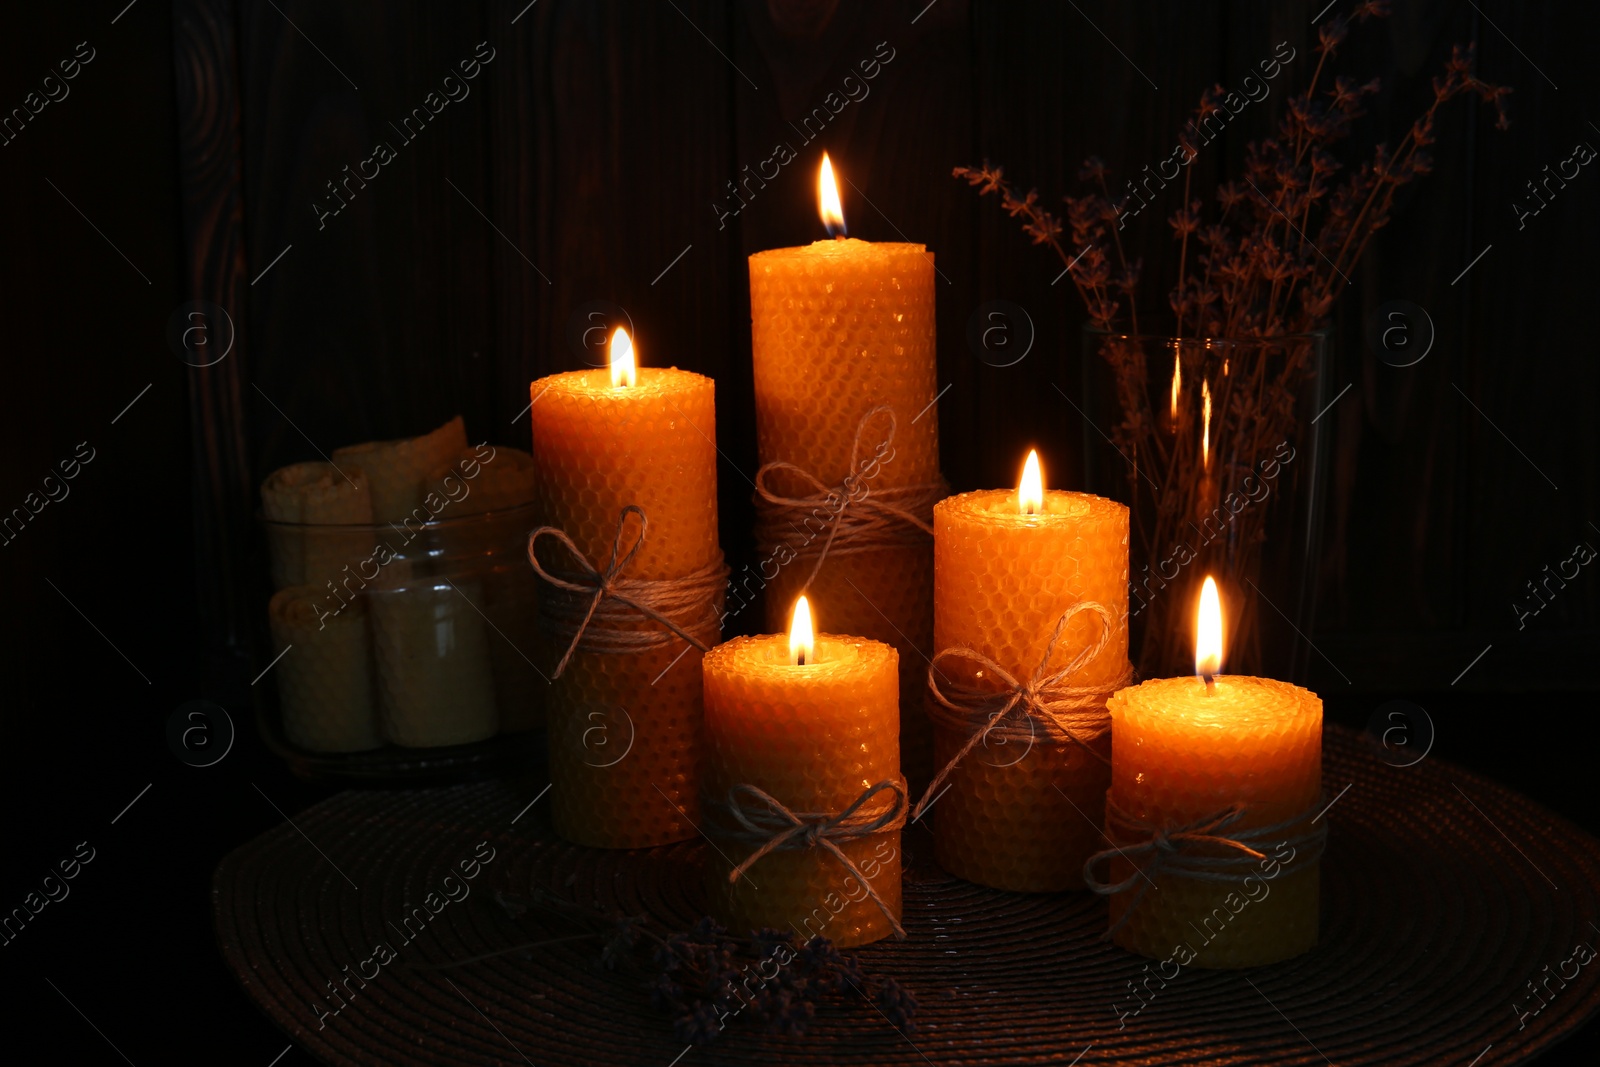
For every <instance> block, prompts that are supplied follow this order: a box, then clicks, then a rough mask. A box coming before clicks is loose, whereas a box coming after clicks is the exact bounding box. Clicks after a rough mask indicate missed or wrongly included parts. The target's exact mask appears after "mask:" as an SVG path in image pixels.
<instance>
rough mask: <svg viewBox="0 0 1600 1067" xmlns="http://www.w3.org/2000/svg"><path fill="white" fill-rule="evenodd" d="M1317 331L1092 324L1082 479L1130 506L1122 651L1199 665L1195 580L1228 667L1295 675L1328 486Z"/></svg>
mask: <svg viewBox="0 0 1600 1067" xmlns="http://www.w3.org/2000/svg"><path fill="white" fill-rule="evenodd" d="M1327 342H1328V338H1327V335H1326V333H1323V332H1318V333H1309V334H1296V335H1287V336H1282V337H1269V338H1261V339H1256V338H1228V339H1222V338H1187V337H1185V338H1179V337H1172V336H1165V335H1152V334H1126V333H1114V332H1107V331H1103V330H1096V329H1092V328H1088V329H1085V331H1084V335H1083V345H1082V357H1083V359H1082V363H1083V368H1082V369H1083V397H1084V401H1085V404H1084V409H1083V411H1084V415H1085V425H1084V430H1083V433H1084V442H1083V444H1084V448H1083V454H1084V457H1085V472H1084V474H1085V480H1086V483H1087V487H1088V489H1089V491H1090V492H1093V493H1098V494H1100V495H1102V496H1109V497H1111V498H1113V499H1115V500H1119V501H1121V502H1122V503H1125V504H1127V505H1128V506H1129V508H1130V510H1131V512H1132V514H1131V526H1130V529H1131V535H1130V544H1129V596H1128V612H1129V616H1130V620H1129V621H1130V630H1131V632H1130V644H1129V649H1130V654H1131V658H1132V659H1133V662H1134V666H1135V668H1136V669H1137V670H1138V672H1139V676H1140V677H1142V678H1163V677H1176V676H1178V675H1184V674H1193V673H1194V628H1195V613H1196V608H1197V605H1198V602H1199V591H1200V585H1201V583H1202V582H1203V581H1204V579H1205V576H1206V575H1207V574H1210V575H1211V576H1213V577H1214V578H1215V579H1216V581H1217V585H1218V588H1219V591H1220V592H1221V596H1222V603H1223V612H1224V640H1225V647H1226V652H1225V658H1224V662H1223V668H1224V670H1225V671H1226V672H1227V673H1229V674H1253V675H1260V676H1263V677H1270V678H1278V679H1281V680H1284V681H1292V682H1303V681H1304V680H1305V674H1306V668H1307V666H1308V663H1309V656H1310V655H1312V654H1313V652H1312V649H1311V646H1310V639H1309V637H1308V636H1307V635H1308V634H1309V633H1310V632H1311V620H1312V616H1313V613H1314V611H1315V606H1316V580H1315V579H1316V560H1317V559H1318V549H1319V544H1318V532H1319V527H1320V524H1321V520H1322V514H1321V513H1322V503H1323V497H1324V495H1325V486H1324V481H1325V470H1324V468H1325V466H1326V453H1327V447H1326V430H1327V427H1328V423H1329V420H1327V419H1324V418H1322V415H1323V413H1324V408H1325V406H1326V405H1327V404H1328V402H1329V400H1330V399H1333V398H1331V397H1329V396H1327V395H1326V394H1327V393H1328V389H1327Z"/></svg>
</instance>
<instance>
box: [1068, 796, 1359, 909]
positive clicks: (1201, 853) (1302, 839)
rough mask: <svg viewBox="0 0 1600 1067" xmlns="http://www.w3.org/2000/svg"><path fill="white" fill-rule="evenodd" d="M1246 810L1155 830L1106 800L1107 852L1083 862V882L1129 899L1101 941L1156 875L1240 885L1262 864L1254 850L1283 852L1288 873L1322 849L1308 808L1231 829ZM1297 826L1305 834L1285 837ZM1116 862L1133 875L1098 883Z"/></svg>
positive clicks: (1320, 832)
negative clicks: (1288, 853)
mask: <svg viewBox="0 0 1600 1067" xmlns="http://www.w3.org/2000/svg"><path fill="white" fill-rule="evenodd" d="M1319 804H1320V801H1319ZM1247 810H1248V809H1247V808H1246V807H1245V805H1244V804H1242V803H1240V804H1232V805H1229V806H1228V807H1226V808H1223V809H1221V810H1220V811H1214V812H1212V813H1211V814H1209V815H1205V816H1203V817H1201V818H1198V819H1195V820H1193V821H1191V822H1187V823H1181V824H1168V825H1160V824H1157V823H1151V822H1146V821H1144V820H1143V819H1136V818H1134V817H1133V816H1132V815H1129V814H1128V813H1127V812H1126V811H1124V810H1122V809H1121V808H1119V807H1117V805H1116V803H1115V801H1113V800H1112V799H1111V797H1110V796H1109V795H1108V796H1107V797H1106V831H1107V839H1108V840H1109V841H1110V842H1111V847H1110V848H1108V849H1104V850H1102V851H1100V852H1096V853H1095V854H1094V855H1092V856H1090V857H1089V858H1088V859H1087V860H1085V861H1084V864H1083V881H1084V884H1085V885H1086V886H1087V887H1088V888H1089V889H1090V890H1091V891H1092V892H1095V893H1098V894H1100V895H1101V896H1115V895H1117V894H1119V893H1126V892H1128V891H1129V890H1132V891H1133V894H1134V895H1133V899H1132V900H1130V901H1129V902H1128V906H1127V908H1126V909H1125V910H1124V911H1123V913H1122V917H1121V918H1119V919H1118V920H1117V921H1116V922H1115V923H1114V924H1112V926H1111V928H1110V929H1109V930H1107V931H1106V933H1105V938H1106V939H1109V938H1110V937H1111V936H1112V935H1113V934H1115V933H1116V932H1117V930H1118V928H1119V927H1121V926H1122V924H1123V923H1125V922H1127V921H1128V917H1129V916H1131V915H1132V914H1133V910H1134V909H1135V908H1137V907H1138V906H1139V902H1140V901H1141V900H1143V899H1144V895H1145V893H1147V892H1148V891H1149V890H1150V888H1151V887H1152V886H1153V885H1154V884H1155V878H1156V876H1157V875H1163V874H1164V875H1168V876H1170V877H1174V878H1187V879H1190V880H1192V881H1198V882H1237V881H1241V880H1242V879H1243V878H1245V877H1248V876H1249V875H1251V874H1253V873H1256V872H1257V870H1258V869H1259V864H1260V861H1262V860H1264V859H1266V858H1267V854H1266V853H1265V852H1262V851H1261V850H1260V848H1258V847H1257V846H1268V845H1276V846H1278V847H1283V846H1285V845H1286V846H1288V847H1289V848H1290V849H1291V850H1292V851H1293V853H1294V855H1293V856H1292V857H1291V858H1290V859H1289V860H1288V861H1287V862H1285V863H1284V864H1283V866H1284V867H1285V868H1288V869H1293V870H1298V869H1300V868H1302V867H1305V866H1308V865H1310V864H1312V863H1314V862H1316V861H1317V860H1318V859H1320V858H1321V856H1322V851H1323V849H1324V848H1325V847H1326V846H1327V840H1328V824H1327V823H1323V824H1322V825H1321V826H1316V825H1315V824H1313V823H1311V822H1310V821H1309V820H1312V819H1314V818H1315V817H1316V810H1317V809H1315V808H1307V809H1306V810H1305V811H1302V812H1300V813H1298V814H1296V815H1294V816H1292V817H1290V818H1288V819H1284V820H1282V821H1281V822H1275V823H1271V824H1270V825H1267V826H1254V827H1250V828H1248V829H1242V830H1235V829H1233V827H1234V826H1235V825H1236V824H1237V823H1238V822H1239V820H1241V819H1243V818H1244V816H1245V813H1246V811H1247ZM1302 824H1304V825H1305V826H1306V827H1307V828H1306V829H1303V830H1299V831H1297V832H1293V833H1290V831H1294V830H1295V828H1296V827H1298V826H1301V825H1302ZM1119 842H1121V843H1120V844H1119ZM1118 857H1121V858H1122V859H1125V860H1127V861H1128V863H1129V864H1131V865H1132V866H1133V868H1134V869H1133V873H1131V874H1129V875H1128V876H1127V877H1126V878H1123V879H1122V880H1121V881H1117V882H1110V881H1102V880H1101V879H1100V878H1099V877H1097V876H1096V874H1095V868H1096V867H1098V866H1099V865H1100V864H1102V863H1110V862H1111V861H1112V860H1114V859H1116V858H1118ZM1144 857H1148V860H1147V861H1146V862H1145V863H1144V865H1143V866H1141V865H1140V864H1139V859H1141V858H1144ZM1282 873H1283V872H1282V871H1280V872H1279V874H1282ZM1274 877H1277V876H1276V875H1274Z"/></svg>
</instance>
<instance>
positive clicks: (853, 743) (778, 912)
mask: <svg viewBox="0 0 1600 1067" xmlns="http://www.w3.org/2000/svg"><path fill="white" fill-rule="evenodd" d="M897 658H898V655H897V653H896V652H895V650H894V649H893V648H892V647H890V646H888V645H886V644H883V643H882V642H878V641H868V640H864V639H862V638H858V637H839V636H834V635H831V634H820V635H818V636H817V637H816V639H815V642H814V644H813V645H812V648H811V653H810V656H809V658H807V659H806V660H805V662H804V663H794V662H792V659H793V657H792V656H791V653H790V639H789V636H788V635H786V634H772V635H768V636H764V637H736V638H734V639H733V640H731V641H728V642H727V643H725V644H722V645H718V646H717V647H716V648H714V649H712V650H711V651H710V652H709V653H707V654H706V656H705V661H704V663H703V664H702V667H703V671H704V679H705V709H706V747H707V755H708V766H707V771H706V811H707V819H708V824H707V825H708V833H710V834H711V839H712V841H713V843H714V847H713V848H711V849H709V850H708V852H707V858H708V861H709V863H710V884H711V899H712V906H713V908H714V910H715V913H716V914H717V916H718V917H719V919H720V921H721V922H722V923H723V925H725V926H727V927H728V929H730V930H732V931H735V932H737V933H747V932H749V931H751V930H758V929H761V928H763V927H771V928H773V929H780V930H785V931H793V932H794V933H795V934H796V935H797V936H798V937H799V939H800V940H801V941H802V942H803V941H806V940H809V939H810V938H811V937H813V936H817V935H821V936H823V937H827V938H830V939H832V940H833V942H834V943H835V944H837V945H839V946H840V947H846V946H850V945H861V944H865V943H867V942H869V941H876V940H878V939H880V938H882V937H885V936H887V935H888V934H889V933H890V932H891V930H892V929H893V928H892V926H891V924H890V920H889V918H888V917H887V916H885V915H884V913H883V911H882V910H881V909H880V908H879V907H878V906H877V904H876V903H875V902H874V901H873V900H872V899H871V897H870V896H869V895H868V893H867V889H868V887H870V888H871V889H872V890H873V891H875V892H876V893H877V894H878V896H879V897H880V898H881V899H882V900H883V901H884V903H885V904H886V905H887V906H888V907H889V908H890V911H891V914H893V916H894V917H895V919H896V921H898V919H899V916H900V830H899V829H892V830H882V831H879V832H876V833H871V834H867V835H864V836H859V837H855V838H854V839H852V840H844V841H841V842H840V843H839V845H838V847H839V849H840V850H841V851H842V852H843V853H844V854H845V855H846V856H847V857H848V858H849V859H850V860H851V862H852V863H854V865H855V866H856V868H857V869H858V870H859V871H860V872H861V876H862V877H861V878H858V877H856V875H855V874H853V873H852V872H851V871H850V870H849V869H848V868H846V867H845V866H844V865H843V864H841V863H840V862H839V860H838V858H837V857H835V856H834V855H833V854H832V853H831V852H829V851H828V850H827V849H825V848H823V847H820V846H814V847H811V848H801V849H779V850H776V851H772V852H769V853H768V854H767V855H765V856H763V857H761V858H760V859H759V860H757V861H756V862H755V863H754V865H752V866H751V867H750V868H749V869H748V870H747V871H746V872H745V873H744V874H742V875H740V876H739V877H737V878H735V879H734V880H733V881H732V883H730V882H729V879H728V875H729V873H730V872H731V871H732V869H733V866H734V865H735V864H738V863H742V862H743V861H744V860H745V859H746V858H747V857H748V856H749V855H750V854H751V853H753V852H754V851H755V850H756V849H757V848H758V847H759V845H758V844H757V843H755V842H753V841H750V840H748V839H747V838H745V837H729V836H723V835H721V834H719V832H718V830H715V829H711V827H721V828H723V829H724V830H726V829H727V828H728V827H729V826H730V825H731V824H730V821H729V818H728V815H727V814H726V813H725V812H719V811H718V806H719V805H724V804H726V803H727V802H728V799H729V798H728V791H729V789H730V788H732V787H733V786H736V785H751V786H755V787H756V788H758V789H760V790H762V791H763V792H765V793H766V794H768V795H770V796H771V797H773V798H774V799H775V800H777V801H778V802H779V803H781V804H783V805H784V806H785V807H786V808H788V809H789V810H790V811H792V812H795V813H797V814H799V813H809V814H813V815H831V814H837V813H840V812H843V811H844V810H845V809H847V808H848V807H849V806H850V805H851V804H853V803H855V801H856V800H857V799H858V798H859V797H860V796H861V795H862V793H863V792H865V791H866V790H868V789H869V788H870V787H872V786H874V785H876V784H877V783H879V782H882V781H885V780H896V779H898V778H899V777H900V757H899V735H900V727H899V715H898V692H899V675H898V670H897V664H896V660H897ZM893 801H894V798H893V796H892V795H891V793H890V791H888V790H884V791H882V792H879V793H878V794H876V795H875V796H873V797H872V798H871V799H870V800H869V801H868V802H867V803H866V804H865V805H863V807H862V811H863V813H865V814H871V813H874V812H879V811H883V810H887V808H888V806H889V805H890V804H892V803H893ZM743 803H744V806H745V807H746V808H754V809H760V808H761V805H760V804H759V803H755V802H753V801H748V800H746V801H744V802H743ZM863 879H865V881H863Z"/></svg>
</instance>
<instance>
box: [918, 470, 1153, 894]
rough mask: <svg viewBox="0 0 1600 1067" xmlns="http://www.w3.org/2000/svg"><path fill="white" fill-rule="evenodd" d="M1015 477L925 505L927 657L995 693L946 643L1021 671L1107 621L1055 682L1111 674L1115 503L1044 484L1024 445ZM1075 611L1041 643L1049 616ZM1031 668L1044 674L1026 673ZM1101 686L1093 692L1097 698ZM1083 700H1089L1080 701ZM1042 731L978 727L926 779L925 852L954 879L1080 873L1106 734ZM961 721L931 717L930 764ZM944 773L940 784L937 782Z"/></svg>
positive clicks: (1116, 649)
mask: <svg viewBox="0 0 1600 1067" xmlns="http://www.w3.org/2000/svg"><path fill="white" fill-rule="evenodd" d="M1022 483H1023V484H1022V485H1021V486H1020V487H1019V489H1017V490H1004V489H1001V490H983V491H978V492H973V493H962V494H961V495H959V496H953V497H949V498H947V499H945V500H942V501H940V502H939V504H938V505H937V506H935V508H934V511H933V529H934V603H935V608H934V644H933V647H934V648H935V649H938V650H940V651H941V655H940V657H939V662H938V663H937V664H936V665H935V668H934V669H935V670H936V671H937V672H938V673H939V674H940V675H947V676H950V677H951V680H952V681H954V682H957V683H961V684H964V685H968V686H971V687H975V688H976V689H978V690H991V691H994V692H1001V691H1003V690H1004V688H1005V686H1004V685H1003V683H1001V682H1000V681H999V680H998V679H996V678H994V677H993V676H992V675H993V672H992V671H989V672H983V673H984V676H983V677H975V674H976V673H978V672H981V667H977V668H975V667H974V665H973V664H971V663H963V662H962V661H961V657H952V656H950V655H948V654H944V650H947V649H961V648H964V649H971V650H973V651H975V652H977V653H979V654H980V655H981V656H983V657H986V658H987V659H989V660H992V661H993V662H994V663H995V664H996V665H998V666H999V667H1000V668H1001V669H1002V670H1004V671H1005V672H1006V673H1007V674H1009V675H1011V677H1012V678H1014V679H1016V680H1017V681H1020V682H1026V681H1028V680H1029V679H1032V678H1034V677H1035V676H1036V674H1039V672H1040V665H1041V662H1042V661H1043V660H1044V659H1045V656H1046V653H1047V652H1048V654H1049V661H1048V664H1047V665H1046V666H1045V668H1044V672H1043V674H1049V673H1052V672H1055V671H1058V670H1060V669H1062V668H1064V667H1066V666H1068V665H1069V664H1070V663H1071V662H1072V661H1073V660H1074V659H1075V658H1076V657H1078V656H1079V655H1080V654H1081V653H1084V652H1085V651H1086V650H1087V649H1089V648H1091V647H1092V646H1093V645H1095V644H1096V643H1097V642H1098V641H1099V640H1100V635H1101V632H1102V630H1109V633H1108V634H1107V636H1106V640H1105V644H1104V646H1103V647H1102V648H1101V650H1100V652H1099V653H1098V654H1096V655H1095V656H1094V657H1093V658H1092V659H1090V660H1089V661H1088V662H1086V663H1083V664H1082V665H1081V666H1080V667H1079V668H1078V669H1077V670H1076V671H1074V672H1073V673H1072V674H1071V675H1070V676H1069V677H1067V678H1065V679H1063V680H1062V682H1063V684H1065V685H1068V686H1072V687H1077V688H1094V687H1097V686H1100V687H1107V688H1108V689H1109V688H1110V687H1113V686H1115V685H1117V684H1119V683H1120V682H1122V681H1123V680H1124V679H1126V678H1127V676H1128V672H1129V666H1128V620H1127V615H1128V509H1127V508H1126V507H1124V506H1123V505H1121V504H1118V503H1115V502H1114V501H1110V500H1106V499H1105V498H1103V497H1097V496H1090V495H1089V494H1086V493H1071V492H1065V491H1062V490H1055V489H1052V490H1049V491H1045V490H1044V488H1043V480H1042V477H1041V476H1040V474H1039V468H1038V458H1037V456H1036V455H1034V454H1030V456H1029V460H1028V463H1027V465H1026V467H1025V471H1024V477H1023V479H1022ZM1085 602H1093V603H1098V604H1099V605H1101V606H1102V607H1103V608H1104V615H1101V614H1099V613H1098V612H1096V611H1080V612H1079V613H1078V614H1076V615H1075V616H1074V617H1073V618H1072V619H1071V620H1070V621H1069V622H1068V623H1067V625H1066V626H1065V627H1064V628H1063V629H1062V630H1061V633H1060V634H1059V636H1057V637H1056V638H1055V643H1054V645H1053V646H1052V645H1051V638H1052V635H1053V634H1055V630H1056V625H1057V623H1058V622H1059V621H1060V619H1061V617H1062V615H1063V614H1064V613H1065V612H1067V611H1068V610H1069V609H1071V608H1073V607H1074V605H1077V604H1080V603H1085ZM1039 676H1040V677H1042V676H1043V675H1039ZM1101 699H1103V698H1101ZM1091 711H1092V709H1091ZM1094 732H1098V733H1099V736H1098V737H1097V738H1095V739H1093V740H1091V741H1089V743H1088V744H1087V745H1083V744H1078V743H1075V742H1072V741H1067V742H1066V743H1052V742H1051V741H1050V739H1049V738H1048V737H1047V736H1046V735H1045V734H1044V733H1043V732H1042V731H1038V730H1036V729H1032V728H1028V729H1026V732H1025V734H1024V736H1022V737H1020V738H1019V737H1017V736H1015V733H1014V732H1011V736H1009V738H1008V739H1007V740H1005V741H1004V742H1003V743H1002V742H999V741H998V740H997V739H994V738H988V737H986V738H984V739H983V740H981V741H980V742H979V743H978V744H977V746H976V747H974V748H973V749H972V750H971V751H970V752H968V753H967V755H966V756H964V757H963V758H962V759H961V760H960V761H959V762H957V763H956V764H955V766H954V767H953V768H952V769H951V771H950V773H949V776H948V778H946V779H945V782H944V783H941V784H939V785H937V786H936V787H935V789H934V790H933V795H931V796H930V797H929V799H930V800H931V801H932V805H931V808H930V810H931V812H932V820H933V829H934V855H935V857H936V858H937V859H938V861H939V865H940V866H941V867H943V868H944V869H945V870H947V871H949V872H950V873H951V874H954V875H956V876H957V877H958V878H964V879H966V880H967V881H969V882H977V883H978V884H980V885H987V886H993V887H995V888H997V889H1006V890H1011V891H1014V892H1050V891H1055V890H1061V889H1075V888H1081V887H1082V886H1083V873H1082V872H1083V861H1084V860H1085V859H1086V858H1087V857H1088V856H1089V854H1090V853H1092V852H1094V851H1096V850H1097V849H1098V848H1100V847H1101V845H1102V843H1103V842H1102V840H1101V837H1100V824H1101V818H1102V815H1103V812H1104V805H1105V793H1106V785H1107V783H1108V781H1109V778H1110V772H1109V769H1108V766H1107V762H1106V761H1107V758H1108V757H1109V755H1110V749H1111V745H1110V736H1109V733H1108V732H1106V731H1105V730H1104V728H1103V726H1102V727H1101V728H1100V729H1099V730H1098V731H1083V735H1084V736H1086V737H1087V736H1088V735H1089V734H1090V733H1094ZM972 733H973V731H972V730H971V729H970V728H966V727H957V726H956V725H955V724H954V722H953V721H952V717H950V716H944V715H941V716H940V725H939V726H937V727H936V729H935V742H936V744H935V752H934V756H935V766H936V767H939V768H942V767H945V766H946V765H947V764H949V762H950V761H951V760H952V759H954V758H955V757H956V756H957V754H958V753H959V752H960V751H961V749H962V747H963V746H964V745H965V744H966V742H967V741H968V739H969V738H970V737H971V736H972ZM946 785H947V786H948V788H946Z"/></svg>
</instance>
